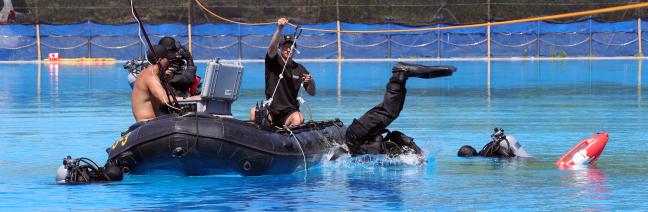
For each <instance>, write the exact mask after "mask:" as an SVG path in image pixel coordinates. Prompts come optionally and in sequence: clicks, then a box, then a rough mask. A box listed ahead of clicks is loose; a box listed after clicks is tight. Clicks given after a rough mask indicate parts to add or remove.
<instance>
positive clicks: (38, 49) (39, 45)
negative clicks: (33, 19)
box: [36, 23, 42, 63]
mask: <svg viewBox="0 0 648 212" xmlns="http://www.w3.org/2000/svg"><path fill="white" fill-rule="evenodd" d="M36 52H37V54H38V55H37V56H36V58H38V62H39V63H40V62H41V59H42V58H41V41H40V24H39V23H37V24H36Z"/></svg>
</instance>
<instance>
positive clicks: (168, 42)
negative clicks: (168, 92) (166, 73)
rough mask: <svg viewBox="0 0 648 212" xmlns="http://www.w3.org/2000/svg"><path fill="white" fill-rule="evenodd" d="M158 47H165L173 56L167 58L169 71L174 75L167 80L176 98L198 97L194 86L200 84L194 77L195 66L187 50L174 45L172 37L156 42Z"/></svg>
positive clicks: (197, 78) (198, 79)
mask: <svg viewBox="0 0 648 212" xmlns="http://www.w3.org/2000/svg"><path fill="white" fill-rule="evenodd" d="M158 44H159V45H161V46H164V47H166V49H167V50H168V51H169V52H170V53H171V54H174V55H175V57H174V58H169V67H168V68H169V69H170V70H172V71H173V72H174V73H175V75H173V78H171V80H169V85H171V89H172V90H173V92H174V93H175V95H176V96H181V97H189V96H193V95H198V94H199V93H197V92H198V91H197V90H196V86H195V84H196V83H197V82H196V80H197V81H198V83H199V82H200V78H199V77H197V76H196V66H195V65H194V61H193V57H192V56H191V53H189V51H187V49H186V48H185V47H184V46H182V45H180V44H178V43H176V41H175V39H173V38H172V37H163V38H162V39H160V41H159V42H158Z"/></svg>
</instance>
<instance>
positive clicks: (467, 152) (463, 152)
mask: <svg viewBox="0 0 648 212" xmlns="http://www.w3.org/2000/svg"><path fill="white" fill-rule="evenodd" d="M457 156H459V157H475V156H479V154H478V153H477V150H476V149H475V148H473V147H472V146H470V145H463V146H462V147H461V148H459V152H457Z"/></svg>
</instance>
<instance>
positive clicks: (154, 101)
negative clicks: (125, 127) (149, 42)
mask: <svg viewBox="0 0 648 212" xmlns="http://www.w3.org/2000/svg"><path fill="white" fill-rule="evenodd" d="M153 50H154V51H151V49H149V50H148V51H147V52H146V58H147V59H148V61H149V63H151V65H150V66H148V67H146V68H145V69H144V70H142V72H141V73H140V74H139V75H138V77H137V80H136V81H135V85H134V86H133V92H132V94H131V103H132V110H133V116H135V121H137V122H140V121H148V120H151V119H154V118H155V117H157V116H158V115H160V113H161V110H160V107H161V106H162V107H164V106H169V105H170V104H171V100H170V99H169V95H168V94H167V93H166V91H165V90H164V87H163V85H162V83H163V80H165V79H171V78H173V75H174V72H173V71H172V70H170V69H167V68H168V65H169V58H170V57H174V55H175V54H172V53H169V51H168V50H167V49H166V48H165V47H164V46H162V45H155V46H153ZM160 70H163V71H164V73H160ZM191 98H192V99H198V98H200V97H199V96H197V97H191Z"/></svg>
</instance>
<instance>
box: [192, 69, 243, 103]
mask: <svg viewBox="0 0 648 212" xmlns="http://www.w3.org/2000/svg"><path fill="white" fill-rule="evenodd" d="M242 76H243V65H241V64H240V63H221V62H218V61H210V62H209V63H207V71H205V81H204V85H203V90H202V93H201V94H200V96H201V100H189V101H187V100H183V101H181V102H180V103H181V104H183V105H195V106H196V111H197V112H205V113H210V114H217V115H232V109H231V108H232V103H233V102H234V101H236V99H237V98H238V93H239V89H240V87H241V78H242Z"/></svg>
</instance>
